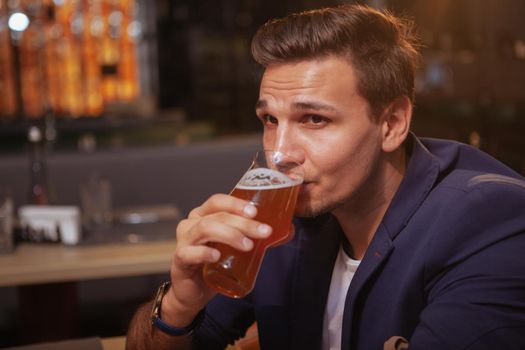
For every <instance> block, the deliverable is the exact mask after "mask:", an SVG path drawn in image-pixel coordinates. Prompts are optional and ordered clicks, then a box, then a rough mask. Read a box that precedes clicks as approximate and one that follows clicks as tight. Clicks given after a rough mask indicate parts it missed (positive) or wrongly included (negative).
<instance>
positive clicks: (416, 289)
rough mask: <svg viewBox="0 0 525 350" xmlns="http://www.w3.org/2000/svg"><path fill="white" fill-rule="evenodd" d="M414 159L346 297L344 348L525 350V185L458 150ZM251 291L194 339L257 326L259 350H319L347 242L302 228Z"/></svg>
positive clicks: (474, 153) (313, 225)
mask: <svg viewBox="0 0 525 350" xmlns="http://www.w3.org/2000/svg"><path fill="white" fill-rule="evenodd" d="M407 150H408V152H409V155H410V159H409V162H408V165H407V172H406V175H405V177H404V179H403V181H402V183H401V185H400V187H399V189H398V191H397V192H396V195H395V197H394V199H393V201H392V203H391V204H390V206H389V208H388V210H387V212H386V214H385V216H384V218H383V220H382V222H381V224H380V226H379V228H378V230H377V232H376V233H375V235H374V238H373V240H372V242H371V244H370V246H369V248H368V250H367V251H366V254H365V256H364V258H363V260H362V262H361V264H360V266H359V268H358V269H357V271H356V273H355V276H354V278H353V280H352V283H351V285H350V287H349V289H348V292H347V296H346V303H345V309H344V317H343V324H342V346H341V348H342V349H360V350H372V349H378V350H379V349H383V344H384V342H385V341H387V340H388V339H389V338H390V337H392V336H403V337H405V338H407V339H408V340H409V341H410V349H425V350H429V349H525V254H524V252H525V181H524V179H523V178H522V177H521V176H520V175H518V174H517V173H515V172H514V171H512V170H511V169H509V168H507V167H506V166H504V165H503V164H501V163H499V162H498V161H496V160H495V159H493V158H492V157H490V156H488V155H486V154H484V153H482V152H480V151H478V150H476V149H474V148H472V147H470V146H467V145H463V144H460V143H458V142H452V141H444V140H435V139H418V138H416V137H415V136H413V135H410V137H409V139H408V140H407ZM295 225H296V234H295V237H294V239H293V240H292V241H290V242H288V243H287V244H285V245H282V246H279V247H276V248H273V249H270V250H269V251H268V252H267V255H266V257H265V259H264V262H263V265H262V267H261V270H260V272H259V275H258V278H257V282H256V286H255V288H254V290H253V292H252V293H251V294H250V295H248V296H247V297H245V298H243V299H230V298H227V297H224V296H221V295H218V296H217V297H215V298H214V299H213V300H212V301H211V302H210V303H209V305H208V306H207V308H206V315H205V318H204V321H203V323H202V325H201V326H200V327H199V329H198V330H197V331H196V333H195V335H194V343H195V345H196V346H197V347H198V348H203V349H214V348H217V349H222V348H224V347H225V345H226V344H227V343H229V342H230V343H231V342H233V341H234V340H235V339H237V338H239V337H241V336H242V335H243V334H244V332H245V330H246V328H247V327H248V326H249V325H250V324H251V323H252V322H253V321H257V325H258V330H259V340H260V344H261V347H262V349H298V350H299V349H301V350H304V349H320V347H321V338H322V328H323V316H324V309H325V303H326V300H327V296H328V290H329V287H330V281H331V273H332V268H333V265H334V262H335V259H336V256H337V252H338V249H339V246H340V242H341V237H342V231H341V229H340V227H339V225H338V223H337V220H335V218H334V217H333V216H332V215H331V214H326V215H323V216H321V217H317V218H313V219H300V220H299V219H298V220H296V222H295Z"/></svg>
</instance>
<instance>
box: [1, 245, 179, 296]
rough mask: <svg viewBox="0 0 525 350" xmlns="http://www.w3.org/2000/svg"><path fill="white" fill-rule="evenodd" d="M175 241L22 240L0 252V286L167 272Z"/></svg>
mask: <svg viewBox="0 0 525 350" xmlns="http://www.w3.org/2000/svg"><path fill="white" fill-rule="evenodd" d="M174 249H175V240H174V239H170V240H161V241H151V242H141V243H137V244H130V243H109V244H99V245H83V246H82V245H81V246H65V245H61V244H42V243H40V244H37V243H22V244H19V245H18V246H17V247H16V250H15V251H14V252H12V253H9V254H4V255H0V287H7V286H20V285H29V284H41V283H54V282H69V281H79V280H87V279H100V278H113V277H126V276H139V275H145V274H157V273H166V272H169V268H170V263H171V257H172V254H173V251H174Z"/></svg>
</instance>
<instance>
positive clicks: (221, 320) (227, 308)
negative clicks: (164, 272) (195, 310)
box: [192, 294, 254, 350]
mask: <svg viewBox="0 0 525 350" xmlns="http://www.w3.org/2000/svg"><path fill="white" fill-rule="evenodd" d="M253 322H254V311H253V307H252V303H251V301H250V299H249V296H247V297H246V298H244V299H232V298H228V297H225V296H223V295H220V294H218V295H217V296H215V297H214V298H213V299H212V300H211V301H210V302H209V303H208V305H207V306H206V311H205V315H204V319H203V321H202V323H201V324H200V326H199V327H198V328H197V329H196V331H195V332H194V334H193V337H192V341H193V348H194V349H203V350H213V349H217V350H219V349H220V350H222V349H225V348H226V346H227V345H228V344H233V343H234V342H235V341H236V340H237V339H239V338H241V337H243V336H244V335H245V334H246V330H247V329H248V328H249V327H250V325H252V324H253Z"/></svg>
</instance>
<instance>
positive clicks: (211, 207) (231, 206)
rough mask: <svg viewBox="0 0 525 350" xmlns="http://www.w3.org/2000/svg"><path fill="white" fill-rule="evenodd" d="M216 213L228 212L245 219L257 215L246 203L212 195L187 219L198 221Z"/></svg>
mask: <svg viewBox="0 0 525 350" xmlns="http://www.w3.org/2000/svg"><path fill="white" fill-rule="evenodd" d="M217 212H229V213H232V214H237V215H240V216H244V217H247V218H254V217H255V215H257V208H256V207H255V206H254V205H253V204H251V203H250V202H248V201H245V200H243V199H239V198H236V197H233V196H230V195H227V194H214V195H213V196H211V197H210V198H208V200H207V201H206V202H204V203H203V204H202V205H201V206H199V207H197V208H195V209H193V210H192V211H191V212H190V214H189V215H188V219H198V218H201V217H204V216H206V215H210V214H213V213H217Z"/></svg>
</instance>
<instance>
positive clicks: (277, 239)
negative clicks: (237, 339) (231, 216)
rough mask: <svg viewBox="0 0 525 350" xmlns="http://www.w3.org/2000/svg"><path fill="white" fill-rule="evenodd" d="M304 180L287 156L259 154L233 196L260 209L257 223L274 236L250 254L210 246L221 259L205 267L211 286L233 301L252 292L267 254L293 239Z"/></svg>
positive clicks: (276, 153)
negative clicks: (297, 205)
mask: <svg viewBox="0 0 525 350" xmlns="http://www.w3.org/2000/svg"><path fill="white" fill-rule="evenodd" d="M303 176H304V174H303V169H302V167H301V166H300V165H299V164H298V163H296V162H294V161H292V160H291V159H290V158H289V157H288V156H287V155H285V154H284V153H282V152H278V151H262V152H258V153H257V155H256V156H255V157H254V160H253V162H252V165H251V166H250V168H249V169H248V171H247V172H246V173H245V174H244V175H243V177H242V178H241V180H240V181H239V182H238V183H237V185H236V186H235V188H234V189H233V191H232V192H231V195H232V196H235V197H238V198H242V199H245V200H248V201H250V202H252V204H254V205H255V206H256V207H257V216H256V217H255V220H257V221H259V222H262V223H265V224H268V225H270V226H271V227H272V234H271V235H270V236H269V237H268V238H265V239H260V240H254V247H253V249H252V250H251V251H249V252H243V251H239V250H237V249H235V248H233V247H231V246H229V245H226V244H222V243H210V245H211V246H213V247H214V248H216V249H218V250H219V251H220V252H221V257H220V259H219V261H218V262H216V263H210V264H205V265H204V268H203V277H204V280H205V282H206V283H207V284H208V286H210V287H211V288H213V289H215V290H216V291H218V292H219V293H222V294H224V295H227V296H229V297H233V298H241V297H243V296H245V295H246V294H248V293H249V292H250V291H251V290H252V289H253V286H254V284H255V279H256V278H257V273H258V272H259V268H260V265H261V262H262V260H263V257H264V254H265V252H266V250H267V249H268V248H269V247H273V246H276V245H279V244H283V243H285V242H287V241H288V240H290V239H291V238H292V236H293V229H292V217H293V214H294V211H295V203H296V201H297V196H298V194H299V189H300V187H301V184H302V182H303Z"/></svg>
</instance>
